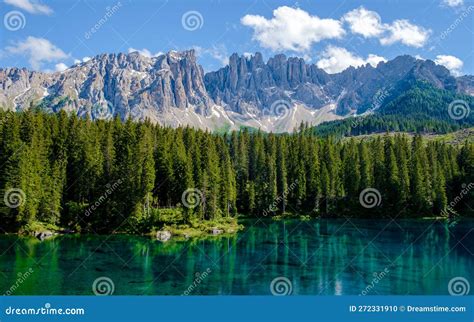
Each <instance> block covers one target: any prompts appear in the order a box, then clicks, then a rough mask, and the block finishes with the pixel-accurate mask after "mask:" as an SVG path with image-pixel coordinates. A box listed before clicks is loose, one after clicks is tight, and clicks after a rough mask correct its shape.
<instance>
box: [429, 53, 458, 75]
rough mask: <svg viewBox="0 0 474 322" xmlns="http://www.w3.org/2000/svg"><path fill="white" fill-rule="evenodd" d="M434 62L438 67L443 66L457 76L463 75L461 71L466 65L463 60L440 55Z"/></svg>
mask: <svg viewBox="0 0 474 322" xmlns="http://www.w3.org/2000/svg"><path fill="white" fill-rule="evenodd" d="M434 62H435V63H436V64H438V65H443V66H444V67H446V68H447V69H449V70H450V71H451V73H452V74H453V75H455V76H459V75H461V69H462V66H463V65H464V63H463V61H462V60H461V59H459V58H457V57H455V56H450V55H438V56H436V59H435V60H434Z"/></svg>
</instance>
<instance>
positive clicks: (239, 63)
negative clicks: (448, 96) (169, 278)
mask: <svg viewBox="0 0 474 322" xmlns="http://www.w3.org/2000/svg"><path fill="white" fill-rule="evenodd" d="M410 80H422V81H426V82H429V83H430V84H432V85H434V86H436V87H438V88H443V89H447V90H452V91H457V92H462V93H468V94H471V95H472V94H473V93H474V80H473V76H463V77H460V78H455V77H453V76H452V75H451V74H450V73H449V71H448V70H447V69H446V68H444V67H442V66H438V65H436V64H435V63H434V62H432V61H429V60H426V61H424V60H417V59H415V58H413V57H411V56H399V57H397V58H395V59H393V60H391V61H389V62H386V63H380V64H379V65H378V66H377V67H376V68H374V67H372V66H370V65H366V66H363V67H360V68H353V67H350V68H348V69H346V70H344V71H343V72H341V73H338V74H327V73H326V72H325V71H323V70H321V69H319V68H317V67H316V66H315V65H313V64H306V63H305V61H304V60H303V59H301V58H295V57H292V58H287V57H286V56H284V55H276V56H274V57H273V58H270V59H269V60H268V62H266V63H265V62H264V60H263V57H262V55H261V54H260V53H256V54H255V55H253V56H250V57H249V56H247V57H245V56H239V55H237V54H233V55H232V56H231V57H230V59H229V64H228V66H226V67H224V68H221V69H219V70H217V71H214V72H209V73H207V74H204V72H203V69H202V67H201V66H200V65H199V64H198V63H197V60H196V56H195V53H194V51H193V50H190V51H184V52H175V51H171V52H169V53H167V54H164V55H161V56H158V57H152V58H150V57H145V56H142V55H140V54H139V53H137V52H135V53H131V54H128V55H126V54H102V55H99V56H96V57H94V58H93V59H91V60H90V61H87V62H83V63H79V64H77V65H74V66H72V67H71V68H69V69H67V70H65V71H64V72H56V73H41V72H33V71H28V70H27V69H24V68H23V69H19V68H6V69H0V107H2V108H4V109H10V110H23V109H27V108H30V106H35V105H39V106H41V107H42V108H44V109H45V110H48V111H51V112H57V111H59V110H65V111H67V112H70V113H74V114H77V115H79V116H86V115H89V116H90V117H91V118H94V119H95V118H112V117H113V116H114V115H119V116H120V117H121V118H122V119H126V118H132V119H135V120H144V119H150V121H152V122H154V123H159V124H165V125H171V126H179V125H191V126H194V127H198V128H206V129H219V128H223V127H225V128H231V129H237V128H239V127H240V126H242V125H245V126H252V127H258V128H261V129H262V130H266V131H276V132H283V131H291V130H293V129H294V128H295V127H297V126H298V125H299V123H300V122H302V121H306V122H308V123H310V124H318V123H320V122H323V121H326V120H332V119H338V118H342V117H345V116H349V115H353V114H355V113H358V114H360V113H363V112H364V111H366V110H368V109H374V106H375V107H377V106H379V105H380V104H381V103H383V102H380V101H379V99H380V97H386V96H388V94H389V92H390V91H391V90H392V89H393V88H394V87H395V86H397V84H398V83H400V82H402V81H410ZM381 93H382V94H383V95H381ZM374 102H375V103H376V104H374Z"/></svg>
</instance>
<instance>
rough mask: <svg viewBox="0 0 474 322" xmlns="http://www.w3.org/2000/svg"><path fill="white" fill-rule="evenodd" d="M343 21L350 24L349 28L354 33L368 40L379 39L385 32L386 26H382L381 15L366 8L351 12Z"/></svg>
mask: <svg viewBox="0 0 474 322" xmlns="http://www.w3.org/2000/svg"><path fill="white" fill-rule="evenodd" d="M342 20H343V21H345V22H347V23H348V24H349V28H350V29H351V31H352V32H353V33H355V34H360V35H362V36H364V37H366V38H369V37H378V36H380V35H382V33H384V31H385V26H384V25H383V24H382V19H381V18H380V16H379V14H378V13H377V12H375V11H370V10H367V9H365V8H364V7H359V8H357V9H354V10H352V11H349V12H348V13H346V14H345V15H344V16H343V17H342Z"/></svg>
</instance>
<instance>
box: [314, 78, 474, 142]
mask: <svg viewBox="0 0 474 322" xmlns="http://www.w3.org/2000/svg"><path fill="white" fill-rule="evenodd" d="M455 100H462V101H464V102H465V103H466V104H467V105H468V106H469V108H470V110H471V111H473V110H474V98H473V97H472V96H468V95H461V94H455V93H454V92H452V91H447V90H440V89H437V88H434V87H433V86H431V85H429V84H426V83H422V82H416V83H413V84H401V85H399V86H398V87H397V89H396V90H395V93H393V94H392V95H391V97H390V98H388V99H387V103H385V104H384V105H382V106H381V107H380V108H379V109H378V110H377V111H376V112H375V113H374V114H370V115H366V116H359V117H350V118H346V119H343V120H338V121H331V122H326V123H323V124H321V125H318V126H317V127H315V128H314V133H315V134H317V135H320V136H329V135H336V136H355V135H363V134H371V133H383V132H388V131H390V132H392V131H397V132H411V133H449V132H453V131H456V130H459V129H461V128H465V127H469V126H473V125H474V113H469V114H467V115H466V116H465V117H462V118H460V119H453V118H452V117H451V116H450V115H449V113H448V110H449V106H450V104H451V103H452V102H454V101H455ZM458 112H459V111H458ZM454 115H457V114H454Z"/></svg>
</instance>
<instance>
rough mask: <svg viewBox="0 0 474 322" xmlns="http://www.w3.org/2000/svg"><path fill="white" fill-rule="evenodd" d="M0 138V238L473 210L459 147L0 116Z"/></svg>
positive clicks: (467, 151)
mask: <svg viewBox="0 0 474 322" xmlns="http://www.w3.org/2000/svg"><path fill="white" fill-rule="evenodd" d="M0 137H1V141H0V191H1V192H2V193H4V194H6V193H7V192H8V191H10V190H11V189H19V190H21V191H22V192H23V193H24V198H23V200H22V202H20V203H19V204H18V207H7V206H6V205H3V207H1V208H0V224H1V229H2V230H3V231H19V230H20V229H21V228H22V227H23V228H25V227H32V225H33V226H35V227H36V226H38V223H41V225H43V226H48V227H51V226H59V227H65V228H69V229H74V230H77V231H91V232H97V233H102V232H134V233H147V232H150V231H152V230H154V229H160V228H161V227H163V226H164V225H169V226H173V227H175V228H176V229H178V228H179V227H181V228H182V229H185V228H183V227H188V228H196V227H197V228H199V227H200V225H203V226H202V227H204V228H206V227H207V228H209V225H213V224H216V223H226V222H228V221H229V220H230V221H232V225H233V220H234V219H233V218H235V216H236V215H237V214H238V213H244V214H246V215H250V216H257V217H260V216H278V215H282V214H285V213H290V214H301V215H304V216H305V218H307V216H308V215H311V216H333V217H336V216H372V217H382V216H385V215H389V216H396V215H398V214H400V215H411V216H420V217H421V216H426V215H428V216H429V215H438V214H442V215H445V216H446V215H449V214H453V213H460V214H464V215H469V214H472V209H473V208H474V207H473V205H472V199H473V198H472V193H473V192H474V189H469V190H466V189H467V188H466V185H468V184H470V183H472V182H474V177H473V173H474V166H473V165H474V161H473V160H474V148H473V144H472V143H469V142H466V143H465V144H463V145H456V146H452V145H449V144H445V143H443V142H440V141H433V140H431V141H425V140H424V139H422V138H421V137H420V136H416V137H415V138H413V139H411V138H409V137H407V136H402V135H395V136H388V135H387V136H386V137H378V138H377V139H374V140H347V141H341V140H334V139H333V138H331V137H330V138H320V137H317V136H314V135H313V134H312V131H311V130H310V129H308V128H305V127H303V128H302V130H301V131H300V132H298V133H296V134H294V135H288V134H282V135H274V134H264V133H262V132H260V131H249V130H247V129H244V130H243V131H241V132H234V133H231V134H230V135H227V134H225V135H219V134H212V133H209V132H207V131H202V130H195V129H191V128H177V129H171V128H168V127H161V126H156V125H153V124H151V123H149V122H143V123H134V122H131V121H126V122H122V121H121V120H120V119H118V118H116V119H114V120H109V121H104V120H98V121H91V120H88V119H80V118H78V117H76V116H67V115H66V114H65V113H62V112H61V113H59V114H45V113H42V112H24V113H18V114H15V113H10V112H8V113H7V112H0ZM463 184H464V186H463ZM473 185H474V184H473ZM468 187H471V186H470V185H469V186H468ZM366 188H375V189H377V190H378V191H379V192H380V194H381V203H380V205H378V206H377V207H374V208H364V207H363V206H362V205H361V203H360V202H359V196H360V194H361V192H362V191H364V189H366ZM463 191H464V193H463ZM186 192H191V193H193V194H194V195H193V196H192V198H190V199H188V198H186ZM466 195H467V196H466ZM459 196H463V197H462V198H459ZM468 197H469V198H468ZM453 200H457V201H456V203H455V205H452V201H453ZM190 203H191V205H190ZM448 206H449V211H446V209H448V208H447V207H448ZM178 226H179V227H178ZM202 227H201V228H202ZM181 228H179V229H181ZM207 228H206V229H207Z"/></svg>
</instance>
